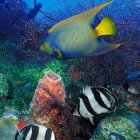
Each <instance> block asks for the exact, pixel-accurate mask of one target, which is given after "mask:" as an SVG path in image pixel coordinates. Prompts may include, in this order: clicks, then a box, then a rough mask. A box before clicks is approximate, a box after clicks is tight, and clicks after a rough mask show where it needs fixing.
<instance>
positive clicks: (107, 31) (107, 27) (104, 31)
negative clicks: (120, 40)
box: [95, 16, 116, 37]
mask: <svg viewBox="0 0 140 140" xmlns="http://www.w3.org/2000/svg"><path fill="white" fill-rule="evenodd" d="M95 31H96V33H97V36H98V37H99V36H103V35H113V34H115V33H116V28H115V24H114V22H113V20H112V19H111V18H110V17H109V16H105V17H104V18H103V20H102V21H101V22H100V23H99V24H98V25H97V27H96V28H95Z"/></svg>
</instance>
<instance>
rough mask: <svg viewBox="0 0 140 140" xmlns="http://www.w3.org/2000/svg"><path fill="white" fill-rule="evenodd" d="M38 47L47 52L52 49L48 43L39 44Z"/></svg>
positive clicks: (49, 52)
mask: <svg viewBox="0 0 140 140" xmlns="http://www.w3.org/2000/svg"><path fill="white" fill-rule="evenodd" d="M40 49H41V50H42V51H44V52H46V53H48V54H52V52H53V50H52V48H50V46H49V45H48V44H42V45H41V46H40Z"/></svg>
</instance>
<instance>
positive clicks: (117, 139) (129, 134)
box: [90, 116, 140, 140]
mask: <svg viewBox="0 0 140 140" xmlns="http://www.w3.org/2000/svg"><path fill="white" fill-rule="evenodd" d="M90 140H140V132H139V130H138V128H137V127H136V125H135V123H134V122H133V121H131V120H129V119H127V118H124V117H119V116H117V117H116V116H112V117H107V118H105V119H103V120H102V121H101V122H100V124H99V126H98V127H97V129H96V131H95V132H94V133H93V136H92V138H91V139H90Z"/></svg>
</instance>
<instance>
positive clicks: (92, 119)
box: [89, 117, 94, 125]
mask: <svg viewBox="0 0 140 140" xmlns="http://www.w3.org/2000/svg"><path fill="white" fill-rule="evenodd" d="M89 120H90V122H91V124H92V125H94V117H91V118H89Z"/></svg>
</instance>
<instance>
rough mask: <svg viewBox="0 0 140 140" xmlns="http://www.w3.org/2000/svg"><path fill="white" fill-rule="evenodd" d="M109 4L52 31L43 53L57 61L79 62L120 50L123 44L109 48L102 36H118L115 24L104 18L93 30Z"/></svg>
mask: <svg viewBox="0 0 140 140" xmlns="http://www.w3.org/2000/svg"><path fill="white" fill-rule="evenodd" d="M112 2H113V1H111V2H107V3H105V4H102V5H99V6H97V7H94V8H93V9H90V10H88V11H86V12H83V13H81V14H78V15H76V16H73V17H71V18H68V19H66V20H64V21H62V22H60V23H58V24H56V25H55V26H53V27H52V28H51V29H50V30H49V31H48V35H47V38H46V41H45V43H44V44H42V45H41V50H42V51H44V52H46V53H48V54H51V55H54V56H56V57H57V58H58V59H70V60H71V59H76V58H80V57H84V56H92V55H99V54H103V53H106V52H108V51H111V50H113V49H115V48H118V47H119V46H120V45H121V44H109V43H107V42H105V41H104V40H103V39H102V38H101V36H104V35H113V34H115V33H116V29H115V24H114V22H113V20H112V19H111V18H110V17H108V16H105V17H104V18H103V20H102V21H101V22H100V23H99V24H98V25H97V26H96V27H95V28H94V27H92V20H93V18H94V17H95V16H96V14H97V13H98V12H99V11H100V10H102V9H103V8H104V7H106V6H107V5H109V4H111V3H112Z"/></svg>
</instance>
